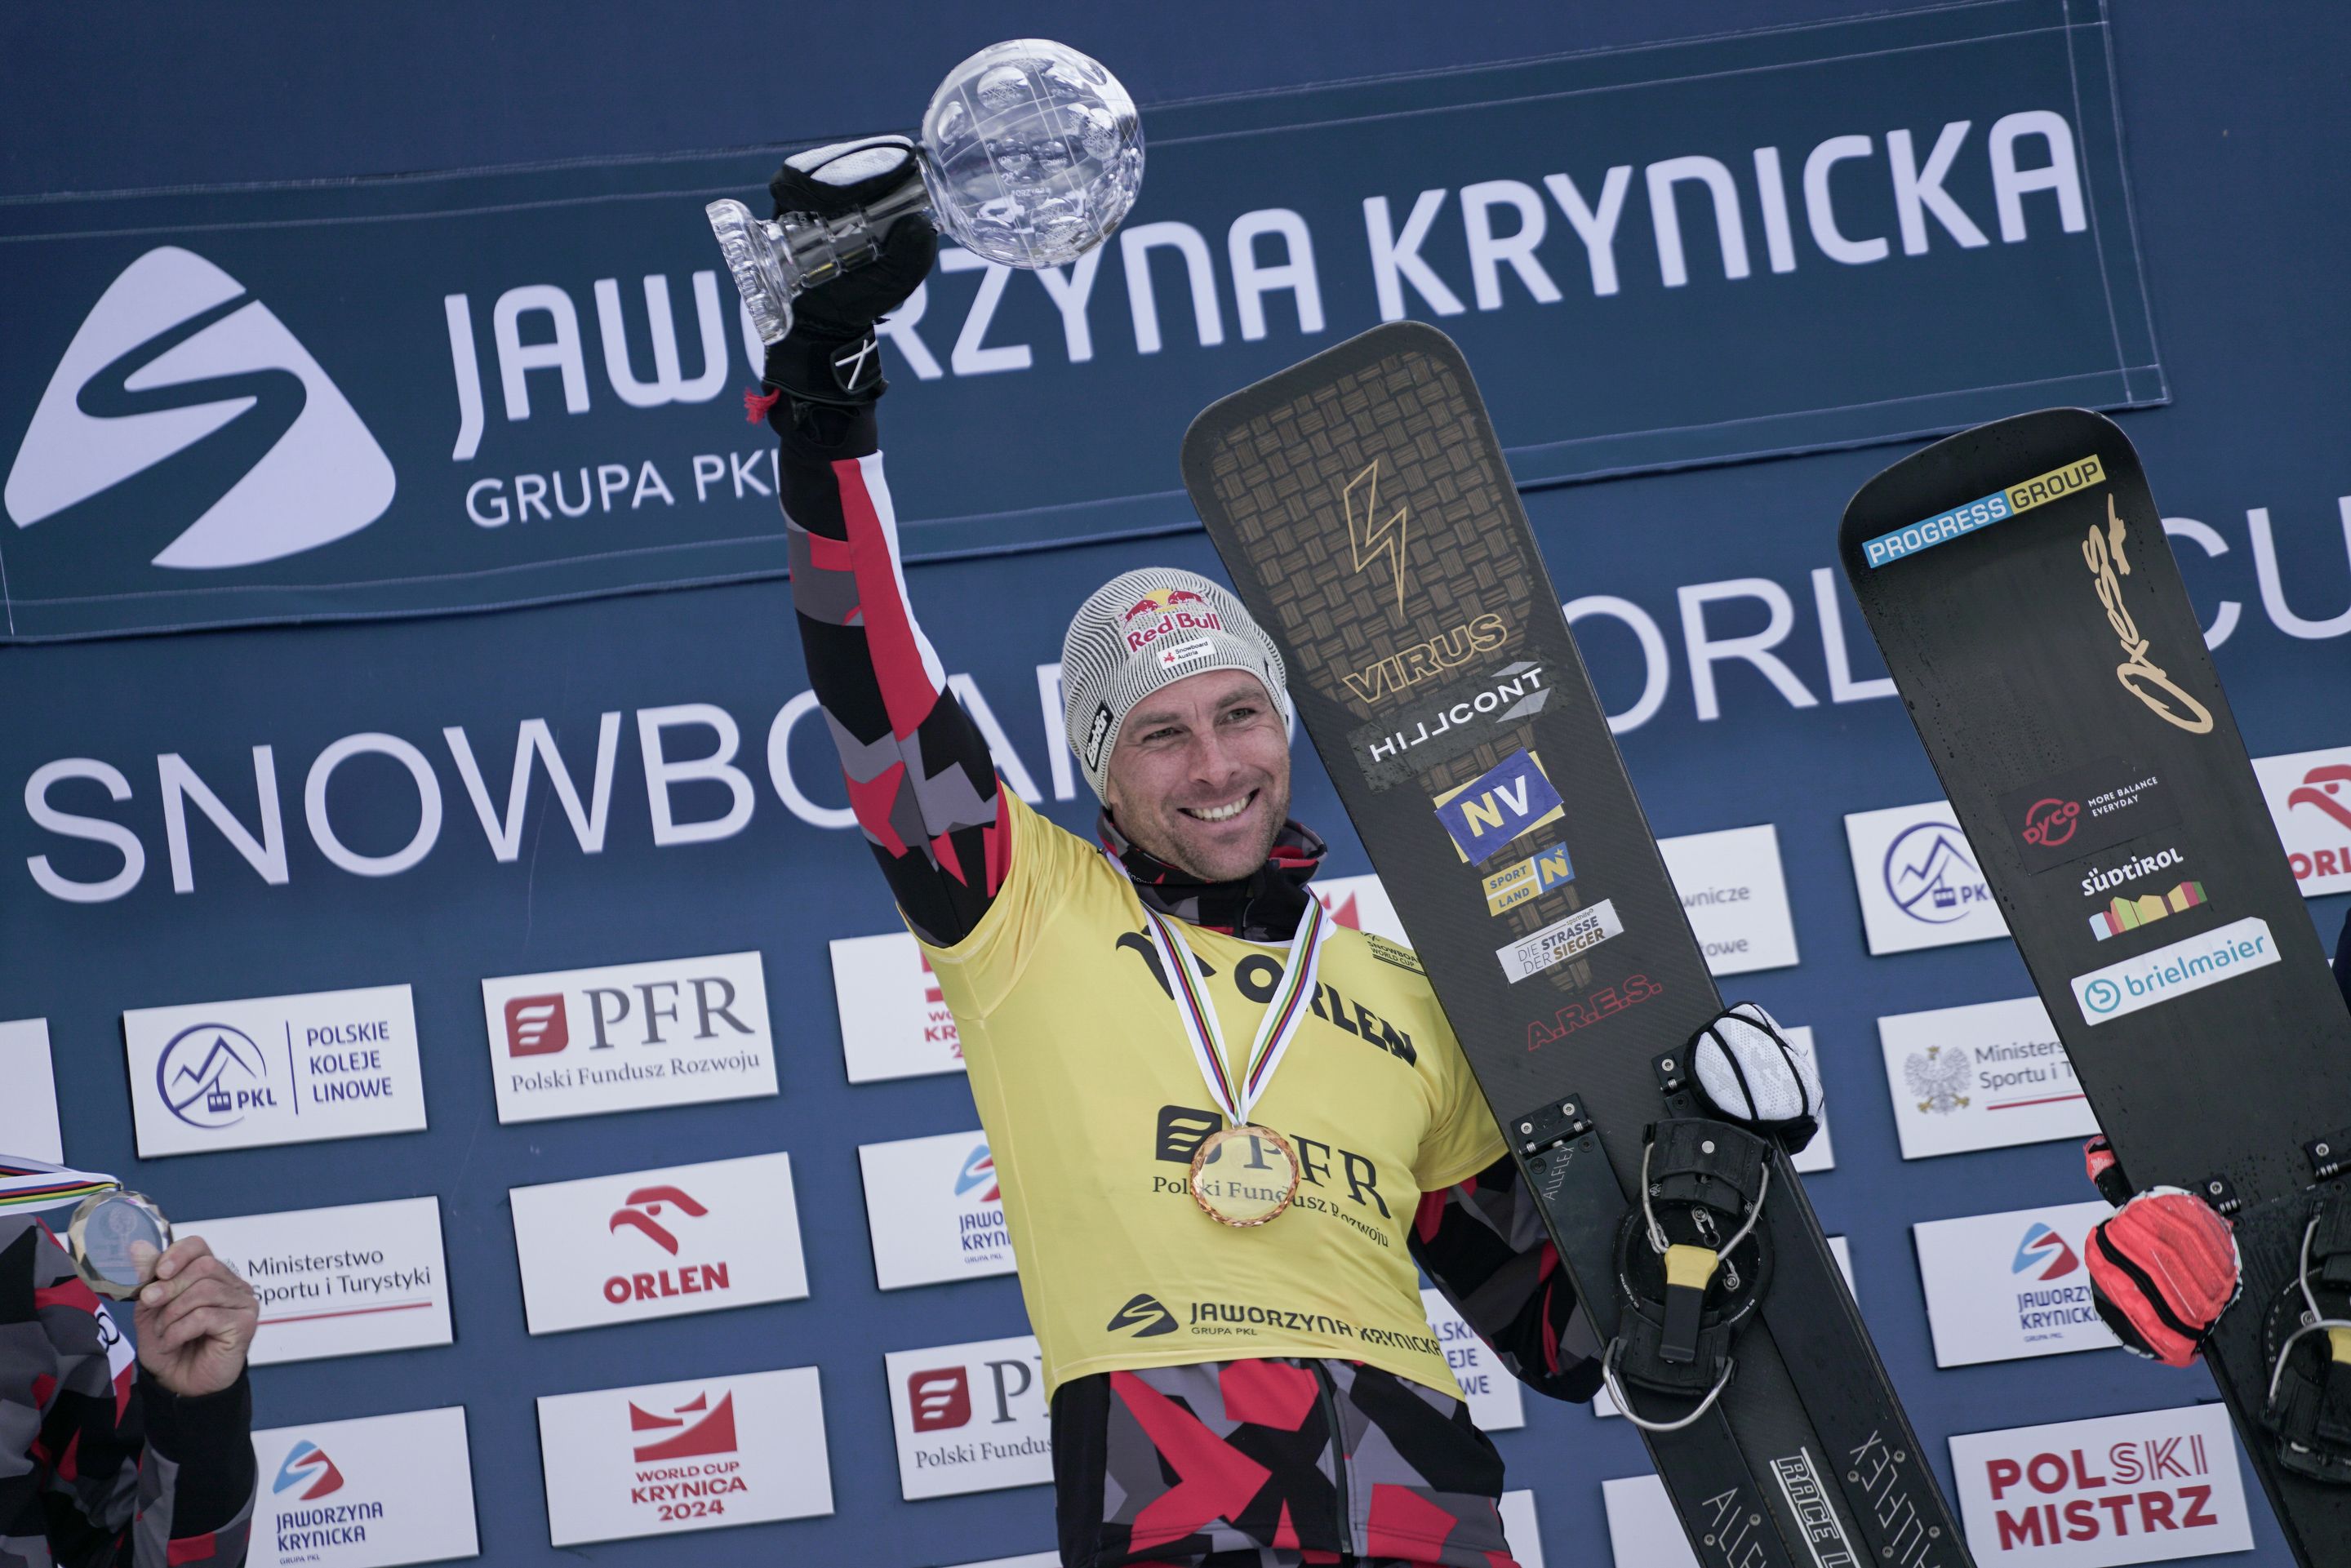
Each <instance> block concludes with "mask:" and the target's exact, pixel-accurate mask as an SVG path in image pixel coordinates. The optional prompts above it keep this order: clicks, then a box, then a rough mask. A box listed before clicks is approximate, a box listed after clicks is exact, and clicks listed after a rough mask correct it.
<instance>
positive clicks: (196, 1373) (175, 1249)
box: [132, 1236, 261, 1398]
mask: <svg viewBox="0 0 2351 1568" xmlns="http://www.w3.org/2000/svg"><path fill="white" fill-rule="evenodd" d="M141 1276H142V1281H143V1282H142V1283H141V1286H140V1288H139V1297H138V1307H137V1310H136V1313H135V1315H134V1317H133V1318H132V1322H134V1323H135V1324H136V1325H137V1328H138V1333H139V1364H140V1365H141V1366H142V1367H144V1368H146V1370H147V1375H149V1376H150V1377H152V1378H153V1379H155V1381H156V1382H158V1383H160V1384H162V1385H163V1386H164V1387H165V1388H168V1389H170V1390H171V1391H172V1393H174V1394H178V1395H183V1396H188V1397H191V1398H193V1397H195V1396H200V1395H205V1394H217V1393H219V1392H220V1391H221V1390H222V1389H224V1388H226V1387H228V1386H229V1385H232V1384H234V1383H235V1381H236V1379H237V1375H238V1374H239V1373H241V1372H243V1371H244V1370H245V1355H246V1350H247V1349H248V1348H250V1347H251V1345H252V1343H253V1333H254V1330H255V1328H256V1326H258V1324H259V1322H260V1319H261V1302H260V1301H259V1299H258V1298H256V1296H255V1295H254V1293H253V1287H252V1286H250V1285H248V1284H246V1282H245V1281H244V1280H242V1279H240V1278H239V1277H238V1276H237V1273H236V1271H235V1270H233V1269H231V1268H230V1267H229V1266H228V1265H227V1264H225V1263H224V1262H222V1261H221V1260H219V1259H217V1258H215V1257H214V1256H213V1250H212V1249H211V1248H209V1247H207V1246H205V1245H204V1238H203V1237H201V1236H183V1237H182V1238H181V1239H179V1240H177V1241H175V1242H173V1243H172V1249H171V1250H170V1251H168V1252H165V1253H163V1254H162V1256H161V1257H158V1258H154V1259H153V1260H152V1267H149V1266H148V1260H147V1258H146V1257H145V1249H144V1248H143V1247H142V1249H141Z"/></svg>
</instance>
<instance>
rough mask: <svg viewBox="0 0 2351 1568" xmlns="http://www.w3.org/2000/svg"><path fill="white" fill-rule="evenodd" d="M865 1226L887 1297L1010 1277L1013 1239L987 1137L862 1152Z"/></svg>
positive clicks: (902, 1143)
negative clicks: (915, 1289) (915, 1287)
mask: <svg viewBox="0 0 2351 1568" xmlns="http://www.w3.org/2000/svg"><path fill="white" fill-rule="evenodd" d="M857 1163H858V1166H859V1167H860V1168H861V1169H862V1171H863V1172H864V1175H865V1226H866V1229H867V1230H868V1231H869V1232H871V1234H872V1238H873V1280H874V1282H875V1283H876V1284H878V1285H880V1286H881V1287H882V1289H883V1290H885V1291H897V1290H904V1288H905V1287H907V1286H909V1285H938V1284H944V1283H946V1282H947V1281H951V1280H975V1279H979V1278H981V1277H983V1276H986V1275H989V1274H1009V1273H1011V1272H1012V1238H1011V1237H1010V1236H1009V1235H1008V1233H1007V1232H1006V1230H1005V1228H1004V1198H1003V1196H1002V1195H1001V1194H1000V1193H999V1192H998V1190H997V1185H996V1160H995V1157H994V1156H993V1155H992V1154H991V1153H990V1152H989V1150H988V1146H987V1134H985V1133H982V1132H978V1131H977V1130H975V1131H973V1132H969V1133H942V1134H939V1135H938V1136H936V1137H932V1138H903V1139H900V1140H899V1141H897V1142H895V1143H889V1144H865V1145H861V1146H860V1147H859V1149H858V1151H857Z"/></svg>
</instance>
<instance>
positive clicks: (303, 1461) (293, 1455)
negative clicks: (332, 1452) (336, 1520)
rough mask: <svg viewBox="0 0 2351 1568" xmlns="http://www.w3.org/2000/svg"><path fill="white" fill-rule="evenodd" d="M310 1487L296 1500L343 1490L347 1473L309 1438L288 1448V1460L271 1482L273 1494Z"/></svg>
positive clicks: (299, 1500)
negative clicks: (336, 1465) (338, 1467)
mask: <svg viewBox="0 0 2351 1568" xmlns="http://www.w3.org/2000/svg"><path fill="white" fill-rule="evenodd" d="M298 1486H308V1488H309V1490H308V1491H306V1492H304V1493H303V1494H302V1495H301V1496H300V1497H299V1498H297V1499H296V1501H298V1502H308V1501H309V1500H311V1499H312V1498H316V1497H325V1496H326V1495H327V1494H328V1493H329V1492H339V1491H340V1490H343V1472H342V1471H340V1470H339V1469H335V1461H334V1460H332V1459H330V1458H327V1450H326V1449H324V1448H320V1447H319V1445H318V1444H316V1443H313V1442H311V1441H310V1440H309V1439H308V1438H307V1437H305V1438H303V1439H302V1440H301V1441H299V1442H298V1443H296V1444H295V1445H294V1446H293V1447H292V1448H288V1449H287V1450H286V1462H285V1463H284V1464H282V1465H280V1466H278V1467H277V1479H276V1480H274V1481H272V1482H270V1483H269V1491H270V1495H271V1496H273V1497H275V1496H277V1495H278V1494H279V1493H282V1492H289V1491H292V1490H294V1489H295V1488H296V1487H298Z"/></svg>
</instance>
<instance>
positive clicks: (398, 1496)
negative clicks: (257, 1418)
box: [247, 1405, 481, 1568]
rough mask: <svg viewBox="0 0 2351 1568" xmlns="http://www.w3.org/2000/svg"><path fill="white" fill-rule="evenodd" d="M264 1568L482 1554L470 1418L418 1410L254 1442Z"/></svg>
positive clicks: (362, 1567)
mask: <svg viewBox="0 0 2351 1568" xmlns="http://www.w3.org/2000/svg"><path fill="white" fill-rule="evenodd" d="M253 1458H254V1469H256V1472H258V1477H259V1480H260V1486H259V1488H258V1495H257V1496H256V1499H255V1501H254V1507H253V1536H252V1545H251V1548H250V1552H249V1555H248V1557H247V1561H248V1562H249V1563H252V1564H253V1565H254V1568H292V1565H293V1564H295V1563H325V1564H327V1565H328V1568H391V1565H392V1564H394V1563H444V1562H447V1561H448V1560H449V1559H451V1558H455V1557H473V1556H476V1555H478V1554H479V1553H480V1552H481V1545H480V1542H479V1541H478V1540H477V1539H476V1537H475V1530H474V1475H473V1465H472V1463H471V1459H470V1455H469V1453H468V1450H467V1448H466V1444H465V1407H464V1406H457V1405H452V1406H446V1407H444V1408H443V1409H439V1410H409V1411H404V1412H402V1414H400V1415H397V1416H361V1417H360V1418H359V1419H358V1420H355V1421H312V1422H309V1423H308V1424H307V1425H304V1426H299V1427H268V1428H266V1429H264V1430H262V1431H258V1432H256V1433H255V1434H254V1435H253Z"/></svg>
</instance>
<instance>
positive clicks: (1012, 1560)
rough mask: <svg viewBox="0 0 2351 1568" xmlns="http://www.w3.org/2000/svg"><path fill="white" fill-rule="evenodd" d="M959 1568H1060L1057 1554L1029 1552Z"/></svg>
mask: <svg viewBox="0 0 2351 1568" xmlns="http://www.w3.org/2000/svg"><path fill="white" fill-rule="evenodd" d="M960 1568H1061V1553H1060V1552H1029V1553H1027V1554H1025V1555H1023V1556H1019V1557H991V1558H989V1559H988V1560H987V1562H985V1563H963V1564H960Z"/></svg>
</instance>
